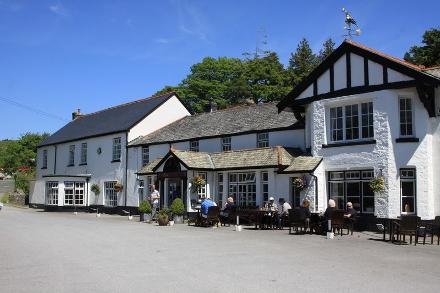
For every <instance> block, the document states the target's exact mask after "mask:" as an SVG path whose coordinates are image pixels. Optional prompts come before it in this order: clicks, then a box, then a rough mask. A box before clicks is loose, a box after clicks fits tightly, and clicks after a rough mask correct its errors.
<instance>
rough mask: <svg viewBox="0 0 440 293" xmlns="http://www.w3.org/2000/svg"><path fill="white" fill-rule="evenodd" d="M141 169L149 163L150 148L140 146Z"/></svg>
mask: <svg viewBox="0 0 440 293" xmlns="http://www.w3.org/2000/svg"><path fill="white" fill-rule="evenodd" d="M141 159H142V167H143V166H146V165H147V164H148V163H150V147H149V146H142V148H141Z"/></svg>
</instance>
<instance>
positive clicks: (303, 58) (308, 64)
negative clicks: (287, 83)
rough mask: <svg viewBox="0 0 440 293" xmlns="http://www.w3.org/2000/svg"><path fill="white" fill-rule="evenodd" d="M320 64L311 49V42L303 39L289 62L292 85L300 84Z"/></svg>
mask: <svg viewBox="0 0 440 293" xmlns="http://www.w3.org/2000/svg"><path fill="white" fill-rule="evenodd" d="M318 62H319V59H318V57H317V56H316V55H315V54H314V53H313V51H312V49H311V48H310V45H309V42H308V41H307V40H306V39H305V38H303V39H302V40H301V42H300V43H299V45H298V47H297V48H296V51H295V53H292V54H291V56H290V60H289V67H288V70H289V72H290V74H291V82H292V84H294V85H296V84H298V83H300V82H301V81H302V80H303V79H304V78H305V77H306V76H307V75H308V74H309V73H310V72H311V71H312V70H313V69H314V68H315V67H316V66H317V65H318Z"/></svg>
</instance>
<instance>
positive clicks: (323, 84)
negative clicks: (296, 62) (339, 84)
mask: <svg viewBox="0 0 440 293" xmlns="http://www.w3.org/2000/svg"><path fill="white" fill-rule="evenodd" d="M317 82H318V94H324V93H328V92H329V91H330V70H326V71H325V72H324V73H323V74H321V76H320V77H319V78H318V81H317Z"/></svg>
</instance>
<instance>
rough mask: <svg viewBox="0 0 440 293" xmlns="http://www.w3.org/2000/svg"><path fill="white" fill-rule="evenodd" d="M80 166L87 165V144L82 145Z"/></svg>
mask: <svg viewBox="0 0 440 293" xmlns="http://www.w3.org/2000/svg"><path fill="white" fill-rule="evenodd" d="M79 164H80V165H87V143H86V142H83V143H81V157H80V163H79Z"/></svg>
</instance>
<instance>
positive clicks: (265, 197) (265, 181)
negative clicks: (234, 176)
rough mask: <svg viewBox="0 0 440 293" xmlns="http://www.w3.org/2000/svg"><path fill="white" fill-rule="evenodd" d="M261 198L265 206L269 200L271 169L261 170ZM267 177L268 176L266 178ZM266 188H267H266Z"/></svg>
mask: <svg viewBox="0 0 440 293" xmlns="http://www.w3.org/2000/svg"><path fill="white" fill-rule="evenodd" d="M260 176H261V180H260V181H261V199H262V204H263V206H264V205H265V204H266V203H267V202H268V201H269V171H261V174H260ZM264 177H266V178H264ZM265 189H266V190H265Z"/></svg>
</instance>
